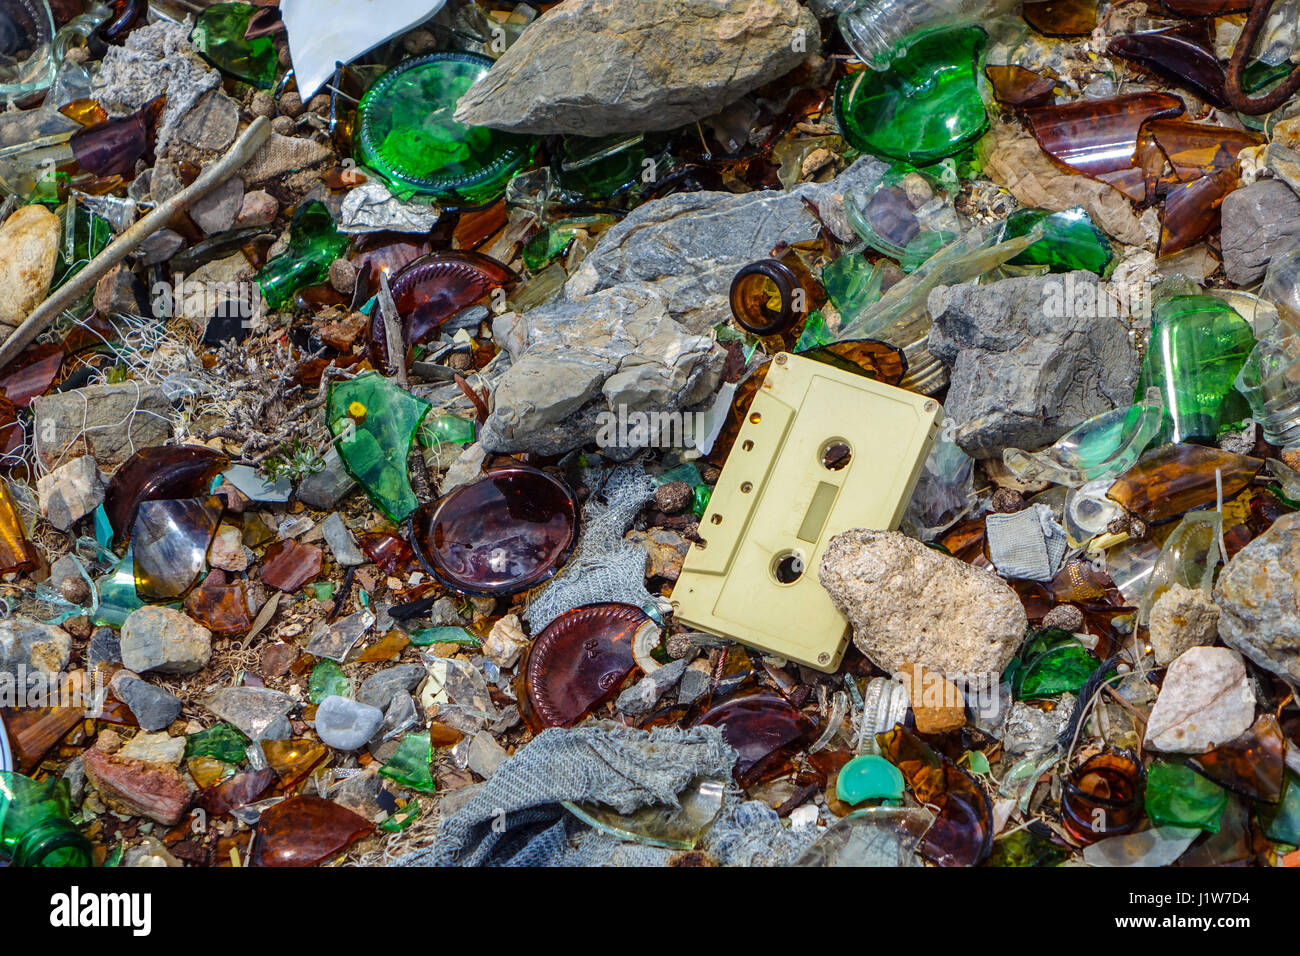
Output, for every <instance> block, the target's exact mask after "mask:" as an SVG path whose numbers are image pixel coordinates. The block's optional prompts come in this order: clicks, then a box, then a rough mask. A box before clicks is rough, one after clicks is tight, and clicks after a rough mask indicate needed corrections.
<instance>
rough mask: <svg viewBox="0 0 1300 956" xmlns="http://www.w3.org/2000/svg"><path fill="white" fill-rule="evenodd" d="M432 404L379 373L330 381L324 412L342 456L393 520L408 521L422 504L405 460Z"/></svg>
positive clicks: (364, 486)
mask: <svg viewBox="0 0 1300 956" xmlns="http://www.w3.org/2000/svg"><path fill="white" fill-rule="evenodd" d="M431 407H432V406H430V405H429V403H428V402H426V401H425V400H424V399H422V398H416V397H415V396H414V395H412V394H411V393H410V392H408V391H406V390H405V389H403V388H400V387H399V386H397V385H395V384H394V383H393V382H391V381H389V380H388V379H386V378H384V377H383V376H382V375H380V374H379V373H377V372H371V373H369V374H366V375H359V376H357V377H356V378H354V379H349V380H348V381H336V382H332V383H331V384H330V386H329V392H328V396H327V399H326V416H327V420H328V422H329V426H330V431H331V432H333V433H334V435H336V436H338V444H337V447H338V451H339V458H341V459H342V460H343V465H344V467H345V468H346V469H347V471H348V474H350V475H351V476H352V477H353V478H355V479H356V480H357V482H358V483H359V484H360V485H361V487H362V488H364V489H365V491H366V494H368V495H369V496H370V500H371V501H373V502H374V503H375V505H376V506H378V508H379V510H380V511H382V512H383V513H384V514H385V515H386V516H387V517H388V518H389V520H391V521H395V522H399V523H400V522H402V521H405V520H406V518H407V516H408V515H410V513H411V512H412V511H414V510H415V509H416V508H417V507H419V504H420V502H419V501H418V500H417V499H416V497H415V492H414V491H413V490H412V489H411V481H410V477H409V472H408V470H407V469H408V464H407V462H408V459H409V458H410V455H411V446H412V444H413V443H414V442H415V435H416V433H417V432H418V431H419V428H420V423H421V422H423V421H424V417H425V416H426V415H428V414H429V409H430V408H431Z"/></svg>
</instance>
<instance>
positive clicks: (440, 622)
mask: <svg viewBox="0 0 1300 956" xmlns="http://www.w3.org/2000/svg"><path fill="white" fill-rule="evenodd" d="M462 623H463V622H462V621H461V618H460V606H459V605H458V604H457V603H456V602H455V601H453V600H452V599H451V598H449V597H443V598H438V600H437V601H435V602H434V604H433V607H431V608H429V626H430V627H456V626H458V625H460V624H462Z"/></svg>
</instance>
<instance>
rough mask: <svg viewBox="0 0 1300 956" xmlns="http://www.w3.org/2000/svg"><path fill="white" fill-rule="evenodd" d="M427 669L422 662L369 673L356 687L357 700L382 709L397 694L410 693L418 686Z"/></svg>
mask: <svg viewBox="0 0 1300 956" xmlns="http://www.w3.org/2000/svg"><path fill="white" fill-rule="evenodd" d="M427 673H428V670H427V669H426V668H425V666H424V665H423V664H398V665H397V666H395V667H387V668H385V669H384V670H382V671H377V672H376V673H374V674H371V675H370V676H369V677H367V678H366V679H365V680H363V681H362V682H361V686H360V687H359V688H358V689H357V700H358V701H360V702H361V703H363V704H368V705H369V706H371V707H378V708H379V709H380V710H384V709H386V708H387V707H388V705H389V703H391V702H392V700H393V698H394V697H396V696H397V695H398V694H403V693H410V692H411V691H413V690H415V688H417V687H419V686H420V681H422V680H424V677H425V674H427Z"/></svg>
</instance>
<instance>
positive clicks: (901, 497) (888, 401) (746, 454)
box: [672, 353, 943, 672]
mask: <svg viewBox="0 0 1300 956" xmlns="http://www.w3.org/2000/svg"><path fill="white" fill-rule="evenodd" d="M942 420H943V408H942V407H941V406H940V405H939V403H938V402H936V401H934V399H931V398H926V397H925V396H924V395H917V394H916V393H914V392H909V391H906V390H904V389H901V388H894V387H893V386H890V385H883V384H881V383H880V382H876V381H873V380H871V379H869V378H866V377H864V376H862V375H856V374H853V373H852V372H845V371H841V370H840V369H837V368H834V367H832V366H830V365H826V364H824V363H822V362H815V361H813V360H812V359H805V358H800V357H799V356H797V355H789V354H786V353H781V354H778V355H776V356H775V357H774V358H773V360H772V363H771V365H770V366H769V367H768V372H767V377H766V379H765V380H764V381H763V385H762V387H761V388H760V389H759V390H758V393H757V394H756V395H755V396H754V401H753V403H752V404H751V405H750V408H749V413H748V415H747V416H746V419H745V422H744V424H743V425H742V426H741V429H740V434H739V435H738V436H737V437H736V444H735V446H734V447H733V449H732V451H731V454H730V456H729V457H728V459H727V463H726V466H725V467H724V468H723V470H722V476H721V477H720V478H719V479H718V484H717V487H715V488H714V489H713V497H712V498H711V499H710V501H709V507H708V510H707V511H706V512H705V514H704V517H703V519H701V521H700V538H701V541H702V543H701V544H695V545H692V547H691V550H690V553H688V554H687V556H686V562H685V564H684V565H683V567H682V572H681V576H680V577H679V578H678V580H677V585H676V587H675V588H674V589H673V594H672V602H673V606H674V613H675V617H676V619H677V621H678V622H679V623H681V624H684V625H686V626H688V627H693V628H696V629H698V630H701V631H708V632H709V633H712V634H718V635H721V636H723V637H728V638H731V639H732V640H735V641H738V642H740V643H742V644H747V645H749V646H750V647H754V648H757V649H758V650H761V651H764V652H766V653H769V654H774V655H777V656H779V657H784V658H787V659H788V660H792V661H797V662H799V663H800V664H804V665H807V666H808V667H812V668H815V669H816V670H819V671H826V672H833V671H834V670H836V668H838V667H839V665H840V660H841V658H842V657H843V656H844V651H845V648H846V647H847V646H848V641H849V631H850V628H849V624H848V621H846V620H845V618H844V616H843V615H842V614H840V612H839V611H838V610H837V609H836V608H835V605H834V604H833V603H832V602H831V598H830V595H829V594H827V593H826V590H825V589H824V588H823V587H822V586H821V583H820V582H819V581H818V579H817V578H818V574H817V572H818V569H819V568H820V567H821V559H822V554H823V552H824V551H825V550H826V545H827V544H828V543H829V541H830V539H831V538H832V537H834V536H835V535H837V534H839V533H840V532H842V531H847V530H849V529H850V528H871V529H881V530H893V529H895V528H897V527H898V524H899V522H900V521H901V520H902V518H903V512H904V511H905V510H906V508H907V503H908V501H909V500H910V499H911V497H912V491H913V489H914V488H915V487H916V482H917V480H918V479H919V478H920V476H921V469H922V467H923V466H924V465H925V460H926V458H927V457H928V456H929V453H930V446H931V445H932V444H933V442H934V438H935V435H936V434H937V433H938V431H939V423H940V422H941V421H942ZM844 445H847V446H848V455H847V458H845V456H844V449H843V447H841V446H844ZM828 453H829V454H828Z"/></svg>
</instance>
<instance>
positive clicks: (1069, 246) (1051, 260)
mask: <svg viewBox="0 0 1300 956" xmlns="http://www.w3.org/2000/svg"><path fill="white" fill-rule="evenodd" d="M1038 224H1041V225H1042V227H1043V238H1042V239H1041V240H1039V241H1038V242H1036V243H1034V244H1033V245H1032V246H1030V247H1029V248H1028V249H1026V250H1025V251H1024V252H1022V253H1020V255H1018V256H1016V257H1015V258H1014V259H1009V260H1008V261H1007V264H1008V265H1012V266H1036V265H1043V266H1047V267H1048V270H1049V271H1050V272H1074V271H1075V270H1077V269H1086V270H1087V271H1088V272H1095V273H1096V274H1097V275H1099V276H1105V275H1106V274H1107V273H1108V272H1109V271H1110V267H1111V264H1112V263H1113V262H1114V260H1115V251H1114V250H1113V249H1112V248H1111V246H1110V240H1108V239H1107V238H1106V235H1105V233H1103V232H1102V231H1101V230H1100V229H1098V228H1097V227H1096V226H1095V225H1094V224H1093V221H1092V219H1091V218H1090V217H1089V216H1088V213H1087V212H1086V211H1085V210H1084V209H1082V208H1081V207H1078V206H1076V207H1074V208H1073V209H1066V210H1063V211H1062V212H1051V211H1049V210H1047V209H1017V210H1016V211H1015V212H1013V213H1012V214H1011V215H1010V216H1008V217H1007V226H1006V230H1005V231H1004V232H1003V233H1002V238H1003V239H1014V238H1016V237H1017V236H1023V235H1025V234H1026V233H1027V232H1029V230H1030V229H1032V228H1033V227H1034V226H1035V225H1038Z"/></svg>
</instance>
